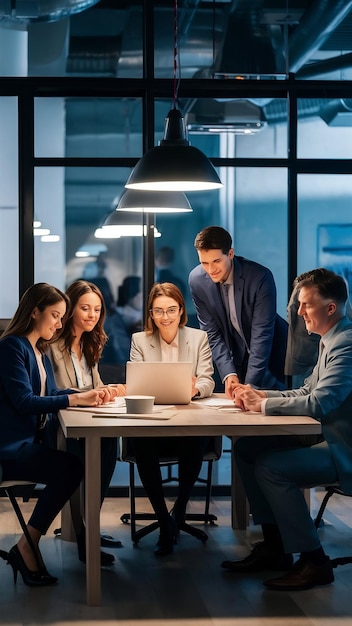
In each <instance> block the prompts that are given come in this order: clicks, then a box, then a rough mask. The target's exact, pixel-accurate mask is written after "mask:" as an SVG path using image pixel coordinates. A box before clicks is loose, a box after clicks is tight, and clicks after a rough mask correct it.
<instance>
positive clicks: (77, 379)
mask: <svg viewBox="0 0 352 626" xmlns="http://www.w3.org/2000/svg"><path fill="white" fill-rule="evenodd" d="M66 294H67V296H68V297H69V299H70V303H71V306H70V312H69V315H68V319H67V321H66V324H65V327H64V329H63V331H62V332H61V334H60V336H59V338H58V339H57V341H55V342H53V343H51V345H50V346H49V350H48V356H49V358H50V361H51V364H52V367H53V370H54V376H55V381H56V384H57V386H58V387H60V388H67V387H73V388H75V389H77V390H79V391H82V390H87V389H96V388H98V389H99V388H104V387H106V386H105V385H104V383H103V381H102V380H101V378H100V375H99V370H98V362H99V359H100V356H101V353H102V351H103V348H104V345H105V343H106V340H107V336H106V334H105V332H104V321H105V316H106V308H105V302H104V298H103V296H102V294H101V291H100V289H99V288H98V287H97V286H96V285H95V284H94V283H90V282H87V281H85V280H76V281H75V282H73V283H72V285H70V287H69V288H68V289H67V290H66ZM107 389H108V391H109V393H110V394H111V398H114V397H116V396H121V395H125V386H124V385H116V386H108V387H107ZM67 449H68V450H69V451H70V452H73V453H75V454H77V455H78V456H79V457H80V458H81V459H82V460H83V459H84V439H77V440H75V439H69V440H68V441H67ZM116 459H117V439H116V438H112V437H106V438H102V439H101V503H103V501H104V498H105V496H106V494H107V492H108V489H109V485H110V481H111V478H112V475H113V473H114V469H115V465H116ZM71 508H72V518H73V521H74V525H75V527H76V534H77V536H78V537H79V538H80V539H79V542H78V554H79V558H80V560H81V561H83V562H85V556H86V555H85V529H84V524H83V520H82V517H81V514H80V510H81V506H80V503H79V502H75V501H74V500H73V501H72V500H71ZM102 543H103V545H110V546H111V547H121V542H120V541H114V540H113V539H109V538H106V537H105V538H102ZM100 558H101V564H102V565H110V564H111V563H113V561H114V556H113V555H112V554H107V553H106V552H101V554H100Z"/></svg>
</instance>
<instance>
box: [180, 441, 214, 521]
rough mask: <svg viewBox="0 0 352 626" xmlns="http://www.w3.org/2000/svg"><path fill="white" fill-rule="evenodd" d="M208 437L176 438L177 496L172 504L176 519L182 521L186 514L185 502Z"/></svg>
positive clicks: (190, 490)
mask: <svg viewBox="0 0 352 626" xmlns="http://www.w3.org/2000/svg"><path fill="white" fill-rule="evenodd" d="M208 442H209V437H183V438H178V441H177V449H178V478H179V490H178V497H177V500H176V503H175V506H174V514H175V517H176V519H177V520H179V521H183V520H184V518H185V514H186V507H187V502H188V500H189V498H190V495H191V492H192V489H193V486H194V483H195V482H196V480H197V478H198V476H199V472H200V470H201V467H202V463H203V457H204V451H205V449H206V447H207V445H208Z"/></svg>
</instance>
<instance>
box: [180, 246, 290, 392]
mask: <svg viewBox="0 0 352 626" xmlns="http://www.w3.org/2000/svg"><path fill="white" fill-rule="evenodd" d="M233 264H234V274H233V280H234V298H235V305H236V313H237V318H238V322H239V326H240V334H241V337H239V335H238V333H232V332H231V328H230V325H229V322H228V319H227V315H226V311H225V307H224V305H223V302H222V299H221V294H220V285H219V284H217V283H214V282H213V281H212V280H211V278H210V276H209V275H208V274H207V273H206V272H205V271H204V269H203V268H202V266H201V265H198V266H197V267H195V268H194V269H193V270H192V272H191V273H190V275H189V287H190V291H191V295H192V298H193V301H194V304H195V307H196V311H197V317H198V321H199V325H200V328H202V329H203V330H205V331H206V332H207V334H208V338H209V343H210V347H211V351H212V355H213V359H214V362H215V364H216V366H217V368H218V371H219V374H220V377H221V379H222V380H223V379H224V378H225V376H227V375H228V374H230V373H237V374H238V375H239V378H240V381H241V382H242V383H250V384H251V385H253V386H254V387H261V388H267V389H278V388H279V389H282V388H283V382H284V361H285V353H286V342H287V330H288V324H287V322H286V321H285V320H283V319H282V318H281V317H280V316H279V315H277V313H276V287H275V283H274V278H273V275H272V273H271V271H270V270H269V269H268V268H266V267H264V266H263V265H259V263H255V262H254V261H249V260H248V259H244V258H243V257H239V256H235V257H234V260H233Z"/></svg>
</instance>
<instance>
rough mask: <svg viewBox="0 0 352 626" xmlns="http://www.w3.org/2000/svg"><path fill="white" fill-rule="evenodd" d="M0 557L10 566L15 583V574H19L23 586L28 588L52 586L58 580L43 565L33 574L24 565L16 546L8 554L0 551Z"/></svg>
mask: <svg viewBox="0 0 352 626" xmlns="http://www.w3.org/2000/svg"><path fill="white" fill-rule="evenodd" d="M0 556H1V558H3V559H4V560H5V561H7V563H8V565H11V567H12V571H13V579H14V582H15V583H16V582H17V572H20V574H21V576H22V580H23V582H24V584H25V585H27V586H28V587H44V586H47V585H54V584H55V583H57V582H58V580H59V579H58V578H56V576H51V575H50V574H49V573H48V571H47V569H46V567H45V566H44V565H43V566H42V567H40V569H39V570H36V571H35V572H33V571H32V570H30V569H29V568H28V567H27V565H26V564H25V562H24V560H23V557H22V554H21V553H20V551H19V549H18V547H17V545H15V546H13V547H12V548H11V550H10V551H9V552H4V551H3V550H1V551H0Z"/></svg>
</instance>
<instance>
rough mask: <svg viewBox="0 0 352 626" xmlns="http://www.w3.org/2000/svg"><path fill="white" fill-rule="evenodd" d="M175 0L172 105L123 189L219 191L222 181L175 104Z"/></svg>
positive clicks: (176, 53)
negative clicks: (155, 141) (189, 134)
mask: <svg viewBox="0 0 352 626" xmlns="http://www.w3.org/2000/svg"><path fill="white" fill-rule="evenodd" d="M177 56H178V49H177V0H174V99H173V100H174V103H173V108H172V109H171V110H170V111H169V113H168V115H167V117H166V119H165V130H164V138H163V139H162V140H161V141H160V142H159V145H158V146H155V147H154V148H152V149H151V150H149V151H148V152H147V153H146V154H145V155H144V156H143V157H142V158H141V159H140V160H139V161H138V163H137V165H136V166H135V168H134V169H133V171H132V173H131V175H130V177H129V179H128V181H127V183H126V185H125V187H127V189H139V190H146V191H153V190H154V191H198V190H209V189H218V188H219V187H222V183H221V180H220V178H219V176H218V174H217V172H216V170H215V168H214V166H213V164H212V163H211V162H210V161H209V159H208V158H207V157H206V156H205V154H203V152H201V150H198V148H195V147H194V146H191V144H190V142H189V141H188V139H187V135H186V127H185V122H184V119H183V117H182V115H181V113H180V111H179V110H178V109H177V107H176V102H177V90H178V88H177V84H178V81H177Z"/></svg>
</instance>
